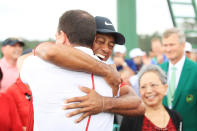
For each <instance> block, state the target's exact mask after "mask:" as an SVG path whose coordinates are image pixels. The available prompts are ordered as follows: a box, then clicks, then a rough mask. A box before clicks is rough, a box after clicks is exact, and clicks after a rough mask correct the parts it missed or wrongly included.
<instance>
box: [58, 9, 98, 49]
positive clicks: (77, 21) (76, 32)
mask: <svg viewBox="0 0 197 131" xmlns="http://www.w3.org/2000/svg"><path fill="white" fill-rule="evenodd" d="M60 31H63V32H64V33H66V35H67V37H68V39H69V41H70V43H71V44H80V45H84V46H88V47H92V44H93V42H94V38H95V35H96V22H95V19H94V17H93V16H92V15H90V14H89V13H88V12H86V11H83V10H70V11H67V12H65V13H64V14H63V15H62V16H61V17H60V19H59V24H58V32H60Z"/></svg>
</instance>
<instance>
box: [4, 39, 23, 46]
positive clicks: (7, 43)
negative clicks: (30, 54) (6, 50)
mask: <svg viewBox="0 0 197 131" xmlns="http://www.w3.org/2000/svg"><path fill="white" fill-rule="evenodd" d="M16 43H18V44H20V45H21V46H25V43H24V42H22V41H21V40H18V39H16V38H7V39H6V40H5V41H3V43H2V46H6V45H15V44H16Z"/></svg>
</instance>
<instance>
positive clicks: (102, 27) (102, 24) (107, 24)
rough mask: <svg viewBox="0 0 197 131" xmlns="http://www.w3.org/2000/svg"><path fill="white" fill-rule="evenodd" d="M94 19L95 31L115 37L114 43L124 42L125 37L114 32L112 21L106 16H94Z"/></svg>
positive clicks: (121, 43) (122, 43) (120, 43)
mask: <svg viewBox="0 0 197 131" xmlns="http://www.w3.org/2000/svg"><path fill="white" fill-rule="evenodd" d="M95 21H96V32H97V33H101V34H110V35H112V36H113V37H114V38H115V43H116V44H119V45H124V44H125V37H124V36H123V35H122V34H121V33H119V32H116V30H115V28H114V26H113V24H112V22H111V21H110V20H109V19H108V18H106V17H102V16H96V17H95Z"/></svg>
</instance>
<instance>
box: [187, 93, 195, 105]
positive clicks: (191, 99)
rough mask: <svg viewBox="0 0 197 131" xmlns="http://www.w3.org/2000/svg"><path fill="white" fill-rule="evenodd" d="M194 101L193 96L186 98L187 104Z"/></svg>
mask: <svg viewBox="0 0 197 131" xmlns="http://www.w3.org/2000/svg"><path fill="white" fill-rule="evenodd" d="M193 100H194V96H193V95H192V94H190V95H187V96H186V102H187V103H191V102H192V101H193Z"/></svg>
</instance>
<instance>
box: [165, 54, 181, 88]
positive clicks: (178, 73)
mask: <svg viewBox="0 0 197 131" xmlns="http://www.w3.org/2000/svg"><path fill="white" fill-rule="evenodd" d="M184 62H185V55H184V56H183V57H182V58H181V60H180V61H178V62H177V63H176V64H175V65H173V64H172V63H171V62H169V68H168V85H169V84H170V80H171V74H172V67H173V66H174V67H176V86H175V88H177V86H178V83H179V79H180V76H181V72H182V69H183V65H184Z"/></svg>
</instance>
